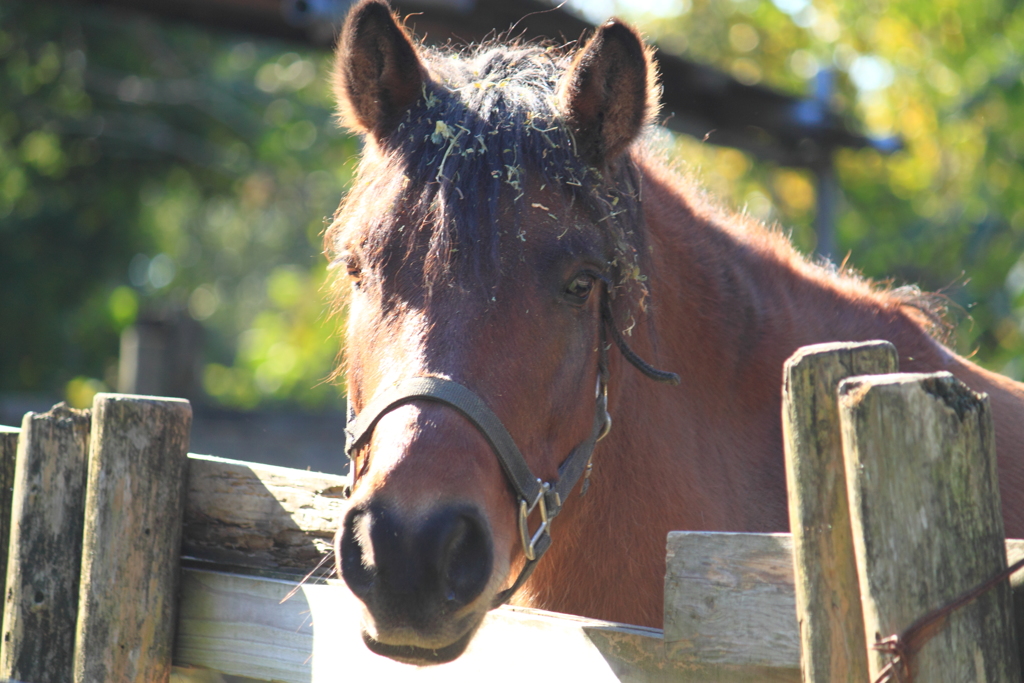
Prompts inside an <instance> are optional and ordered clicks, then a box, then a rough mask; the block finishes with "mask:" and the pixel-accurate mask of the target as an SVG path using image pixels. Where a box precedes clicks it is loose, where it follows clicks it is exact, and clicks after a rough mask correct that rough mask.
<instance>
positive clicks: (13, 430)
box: [0, 425, 21, 624]
mask: <svg viewBox="0 0 1024 683" xmlns="http://www.w3.org/2000/svg"><path fill="white" fill-rule="evenodd" d="M20 434H21V428H20V427H8V426H5V425H0V579H3V580H5V581H6V579H7V552H6V550H7V546H8V544H9V543H10V538H11V501H12V497H13V494H14V465H15V463H16V462H17V460H18V436H19V435H20ZM6 594H7V592H6V590H5V591H4V592H3V595H6ZM4 602H5V600H0V624H2V623H3V615H4Z"/></svg>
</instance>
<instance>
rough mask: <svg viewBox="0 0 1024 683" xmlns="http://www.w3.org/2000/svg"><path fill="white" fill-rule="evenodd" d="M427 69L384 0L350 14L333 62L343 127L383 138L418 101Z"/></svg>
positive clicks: (363, 5)
mask: <svg viewBox="0 0 1024 683" xmlns="http://www.w3.org/2000/svg"><path fill="white" fill-rule="evenodd" d="M425 77H426V75H425V69H424V68H423V65H422V63H421V62H420V59H419V55H418V54H417V52H416V48H415V46H414V44H413V41H412V39H411V38H410V37H409V34H407V33H406V32H405V29H404V28H403V27H402V25H401V24H400V23H399V21H398V19H397V18H396V17H395V15H394V14H393V13H392V11H391V8H390V7H389V6H388V4H387V2H385V1H384V0H363V1H362V2H361V3H359V4H358V5H356V6H355V7H354V8H352V10H351V11H350V12H349V15H348V17H347V18H346V19H345V27H344V28H343V29H342V31H341V37H340V38H339V40H338V48H337V52H336V54H335V58H334V95H335V97H336V98H337V101H338V111H339V114H340V118H341V121H342V123H343V124H344V125H345V126H347V127H348V128H349V129H351V130H353V131H355V132H359V133H369V134H371V135H372V136H373V137H374V138H376V139H377V140H380V139H382V138H385V137H387V136H388V134H390V133H391V131H392V130H393V129H394V128H395V126H396V125H397V124H398V122H399V119H400V118H401V116H402V114H404V113H405V110H406V109H407V108H408V107H409V106H410V105H411V104H413V103H414V102H415V101H416V100H417V99H418V98H419V97H420V91H421V89H422V87H423V83H424V79H425Z"/></svg>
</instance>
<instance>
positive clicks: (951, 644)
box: [839, 373, 1021, 683]
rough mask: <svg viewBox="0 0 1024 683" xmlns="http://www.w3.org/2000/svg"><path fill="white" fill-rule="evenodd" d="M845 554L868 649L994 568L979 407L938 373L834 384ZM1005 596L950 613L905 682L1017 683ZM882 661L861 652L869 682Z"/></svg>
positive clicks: (998, 539) (996, 540)
mask: <svg viewBox="0 0 1024 683" xmlns="http://www.w3.org/2000/svg"><path fill="white" fill-rule="evenodd" d="M839 414H840V419H841V423H842V437H843V450H844V454H845V459H846V477H847V486H848V495H849V500H850V513H851V522H852V525H853V538H854V546H855V549H856V552H857V567H858V573H859V576H860V587H861V596H862V602H863V608H864V628H865V632H866V634H867V637H868V639H869V642H872V643H873V642H875V641H876V640H877V639H878V638H879V637H886V636H888V635H890V634H895V633H898V632H899V631H901V630H903V629H904V628H906V627H907V626H909V625H910V624H911V623H913V622H914V621H915V620H916V619H917V618H918V617H921V616H923V615H924V614H926V613H927V612H929V611H931V610H933V609H936V608H938V607H940V606H942V605H944V604H946V603H948V602H949V601H951V600H953V599H954V598H956V597H957V596H959V595H961V594H963V593H964V592H966V591H968V590H970V589H971V588H974V587H975V586H977V585H978V584H980V583H982V582H983V581H985V580H986V579H988V578H989V577H991V576H994V575H995V574H997V573H998V572H999V571H1001V570H1002V569H1004V568H1005V567H1006V552H1005V545H1004V540H1003V538H1004V534H1003V522H1002V516H1001V514H1000V505H999V487H998V481H997V475H996V459H995V440H994V434H995V432H994V429H993V425H992V414H991V410H990V408H989V404H988V397H987V396H982V395H979V394H975V393H974V392H973V391H971V390H970V389H968V388H967V387H966V386H965V385H963V384H962V383H960V382H959V381H958V380H956V379H955V378H954V377H953V376H952V375H950V374H949V373H935V374H929V375H921V374H897V375H876V376H870V377H859V378H854V379H848V380H845V381H844V382H843V383H842V384H840V386H839ZM1011 611H1012V610H1011V606H1010V587H1009V583H1008V582H1004V583H1003V584H1002V585H1000V586H998V587H997V588H996V589H994V590H992V591H991V592H989V593H987V594H986V595H984V596H982V597H981V598H979V599H978V600H976V601H975V602H973V603H971V604H969V605H967V606H965V607H962V608H961V609H959V610H957V611H956V612H954V613H953V614H952V615H951V616H950V617H949V619H948V621H947V622H946V623H945V625H944V626H943V628H942V629H941V630H939V632H938V633H937V634H936V635H935V636H934V637H932V638H931V639H930V640H929V641H928V642H926V643H925V644H924V645H923V647H921V649H920V650H919V651H918V652H917V653H916V654H915V655H914V656H913V657H912V658H911V661H910V671H911V675H912V676H913V679H914V680H918V681H929V683H945V682H949V683H953V682H954V681H957V682H960V681H968V680H970V681H975V680H978V681H981V680H984V681H988V682H989V683H996V682H998V681H1015V682H1019V681H1020V680H1021V675H1020V664H1019V660H1018V657H1017V648H1016V643H1015V642H1014V639H1013V621H1012V614H1011ZM887 663H888V658H887V657H886V656H884V655H883V654H882V653H879V652H875V651H872V652H870V653H869V655H868V664H869V668H870V674H871V676H872V677H875V676H878V674H879V672H880V671H881V669H882V668H883V667H884V666H885V665H886V664H887Z"/></svg>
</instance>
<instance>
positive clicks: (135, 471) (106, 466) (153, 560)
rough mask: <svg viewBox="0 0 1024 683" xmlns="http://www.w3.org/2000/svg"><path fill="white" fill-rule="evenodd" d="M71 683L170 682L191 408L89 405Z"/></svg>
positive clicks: (112, 401)
mask: <svg viewBox="0 0 1024 683" xmlns="http://www.w3.org/2000/svg"><path fill="white" fill-rule="evenodd" d="M92 414H93V427H92V437H91V440H90V444H89V474H88V493H87V496H86V502H85V536H84V542H83V552H82V579H81V590H80V592H79V601H78V610H79V613H78V624H77V632H76V638H75V666H74V680H75V683H94V682H95V681H147V683H149V682H152V683H167V681H168V680H169V678H170V672H171V654H172V645H173V638H174V627H175V621H174V619H175V609H176V591H177V584H178V568H179V553H180V547H181V528H182V510H183V508H184V495H185V488H186V479H187V476H186V475H187V466H188V459H187V450H188V438H189V429H190V427H191V423H192V409H191V407H190V406H189V403H188V401H184V400H181V399H165V398H155V397H150V396H124V395H119V394H97V395H96V397H95V398H94V399H93V408H92Z"/></svg>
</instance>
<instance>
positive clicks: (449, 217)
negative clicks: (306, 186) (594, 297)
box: [327, 44, 644, 293]
mask: <svg viewBox="0 0 1024 683" xmlns="http://www.w3.org/2000/svg"><path fill="white" fill-rule="evenodd" d="M420 54H421V56H422V57H423V58H424V61H425V63H426V64H427V66H428V68H429V70H430V75H431V78H430V80H429V81H428V82H427V83H426V85H424V87H423V91H422V95H421V96H420V98H419V99H418V101H417V102H416V103H415V104H414V105H413V106H412V107H411V108H410V109H409V110H408V111H407V113H406V115H405V117H404V119H403V120H402V122H401V123H400V124H399V125H398V127H397V129H396V130H395V131H394V132H393V133H392V134H391V135H390V136H388V137H387V138H386V139H385V140H384V141H383V142H382V143H381V144H380V145H379V149H378V150H377V152H378V153H377V154H365V155H364V159H363V161H362V163H361V165H360V169H359V173H358V181H357V183H356V184H355V186H354V188H353V190H352V191H351V192H350V194H349V196H348V197H347V198H346V199H345V201H344V203H343V204H342V206H341V207H340V208H339V210H338V213H337V214H336V216H335V222H334V224H333V225H332V226H331V229H330V230H329V232H328V235H327V247H328V250H329V251H332V252H334V251H337V250H338V248H339V246H340V243H341V242H342V241H344V239H345V236H346V234H347V233H348V231H349V230H354V229H358V230H360V234H361V235H362V236H363V238H364V239H365V242H364V243H363V245H362V251H363V253H364V256H365V257H366V258H367V259H369V260H370V262H371V263H370V264H368V265H371V266H378V267H380V266H382V265H383V260H384V259H386V258H387V257H388V255H394V254H402V255H408V252H409V251H410V250H413V249H415V248H420V249H423V248H424V246H423V245H424V243H426V245H427V246H426V247H425V249H426V253H425V254H424V255H423V271H424V272H423V275H424V278H425V281H426V282H425V284H427V286H428V289H429V288H432V287H436V286H438V285H441V284H450V283H452V282H455V281H462V282H465V283H466V284H468V285H470V286H476V287H479V288H480V290H481V292H482V293H483V292H487V291H489V288H490V287H492V286H494V285H495V284H496V282H497V274H498V273H499V272H500V266H501V264H500V262H499V245H500V244H501V243H502V240H509V239H518V240H527V239H529V234H528V233H529V228H528V227H527V226H526V225H525V224H524V223H523V222H522V221H521V218H522V214H523V211H524V209H526V208H529V207H530V202H529V201H528V200H527V192H531V193H532V192H537V191H543V190H544V189H549V190H550V189H554V188H557V189H558V190H560V191H561V192H562V193H563V195H564V196H565V197H566V199H567V200H568V201H569V202H570V204H571V205H572V206H573V207H575V208H577V209H578V210H580V211H581V212H582V213H583V215H584V216H585V217H586V218H587V219H589V220H590V221H592V222H594V223H597V224H598V225H599V226H601V238H602V239H604V240H605V242H606V245H605V247H606V250H605V251H606V253H607V254H608V255H609V259H610V261H611V262H612V271H613V272H612V273H610V275H611V276H612V277H613V278H614V279H615V281H616V282H617V283H625V282H640V280H641V279H642V278H641V276H640V267H641V266H642V259H641V254H643V253H644V250H643V249H642V241H643V235H642V220H643V218H642V213H641V211H640V207H639V196H638V194H639V175H638V173H637V171H636V168H635V166H634V164H633V162H632V160H631V159H630V158H629V155H628V154H624V155H622V156H621V157H620V158H619V160H618V161H617V162H616V163H615V164H614V165H613V166H610V167H606V168H601V169H598V168H594V167H592V166H589V165H588V164H586V163H585V162H584V161H583V160H581V159H580V157H579V156H578V154H577V150H576V143H575V141H574V139H573V136H572V134H571V133H570V131H569V130H568V128H567V127H566V126H565V124H564V122H563V120H562V118H561V116H560V115H559V112H558V109H557V106H556V92H557V86H558V79H559V77H560V76H561V75H562V73H563V72H564V70H565V68H566V67H567V65H568V64H569V58H570V57H571V55H570V54H566V53H565V52H564V51H562V50H558V49H553V48H544V47H538V46H513V47H509V46H508V45H498V44H490V45H484V46H474V47H473V48H472V49H470V50H467V51H464V52H461V53H460V52H456V51H454V50H451V49H444V50H430V49H427V48H422V47H421V48H420ZM534 201H535V200H534ZM562 218H566V219H568V217H561V216H560V217H559V219H562ZM502 219H504V220H502ZM570 220H571V219H570ZM367 221H372V223H371V224H369V225H368V224H367ZM353 222H358V224H357V225H355V224H353ZM499 226H500V227H499ZM410 227H413V228H415V229H412V230H409V229H407V228H410ZM566 227H567V228H569V229H571V225H567V226H566ZM418 230H420V231H422V230H426V231H428V232H429V235H428V236H426V237H425V236H424V235H423V234H422V233H419V234H417V231H418Z"/></svg>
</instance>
